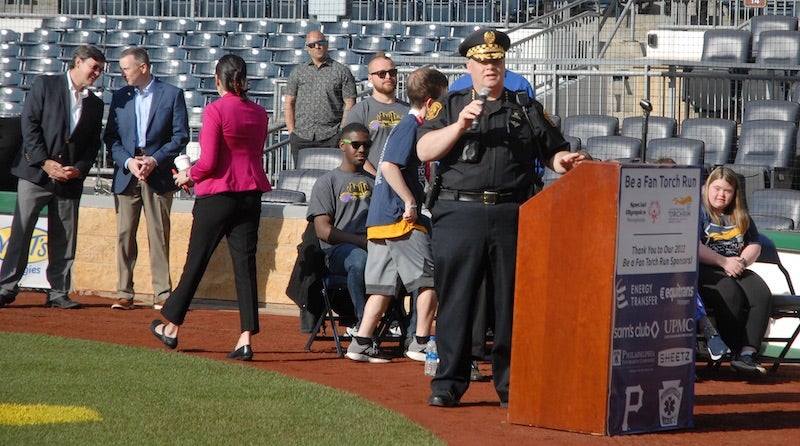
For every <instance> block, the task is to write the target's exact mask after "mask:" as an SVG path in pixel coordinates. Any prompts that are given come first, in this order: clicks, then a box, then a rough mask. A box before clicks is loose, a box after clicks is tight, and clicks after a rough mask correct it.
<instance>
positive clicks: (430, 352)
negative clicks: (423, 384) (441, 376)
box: [425, 336, 439, 376]
mask: <svg viewBox="0 0 800 446" xmlns="http://www.w3.org/2000/svg"><path fill="white" fill-rule="evenodd" d="M437 368H439V353H438V352H437V351H436V337H435V336H431V338H430V339H429V340H428V344H427V345H426V346H425V375H426V376H436V369H437Z"/></svg>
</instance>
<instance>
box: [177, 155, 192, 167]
mask: <svg viewBox="0 0 800 446" xmlns="http://www.w3.org/2000/svg"><path fill="white" fill-rule="evenodd" d="M190 167H192V162H191V161H190V160H189V155H178V156H176V157H175V168H176V169H178V170H179V171H181V170H186V169H188V168H190Z"/></svg>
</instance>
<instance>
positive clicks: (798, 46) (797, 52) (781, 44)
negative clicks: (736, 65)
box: [742, 30, 800, 100]
mask: <svg viewBox="0 0 800 446" xmlns="http://www.w3.org/2000/svg"><path fill="white" fill-rule="evenodd" d="M760 41H761V44H760V45H761V49H760V51H759V52H758V55H757V56H756V65H758V66H759V67H762V68H758V69H752V70H750V75H751V76H750V78H749V79H745V80H744V81H743V83H744V86H743V87H742V89H743V93H742V96H743V98H744V99H745V100H748V99H750V100H752V99H786V98H787V97H788V96H789V95H790V91H791V86H792V83H791V82H790V81H786V80H783V79H782V78H783V77H786V76H791V75H792V74H794V73H796V71H794V70H787V69H785V68H784V69H772V68H763V67H768V66H769V65H777V66H781V65H782V66H783V67H795V66H797V65H800V31H788V30H773V31H764V32H763V33H762V34H761V40H760ZM758 77H762V78H761V79H759V78H758Z"/></svg>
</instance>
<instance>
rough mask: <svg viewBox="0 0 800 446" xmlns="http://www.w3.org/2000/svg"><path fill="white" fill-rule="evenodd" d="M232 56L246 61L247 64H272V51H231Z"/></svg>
mask: <svg viewBox="0 0 800 446" xmlns="http://www.w3.org/2000/svg"><path fill="white" fill-rule="evenodd" d="M231 54H236V55H237V56H239V57H241V58H242V59H244V61H245V62H248V63H249V62H272V51H270V50H264V49H260V48H245V49H241V50H231Z"/></svg>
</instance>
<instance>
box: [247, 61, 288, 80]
mask: <svg viewBox="0 0 800 446" xmlns="http://www.w3.org/2000/svg"><path fill="white" fill-rule="evenodd" d="M280 73H281V67H280V65H275V64H273V63H271V62H249V63H248V64H247V77H249V78H251V79H258V78H263V77H280Z"/></svg>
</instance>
